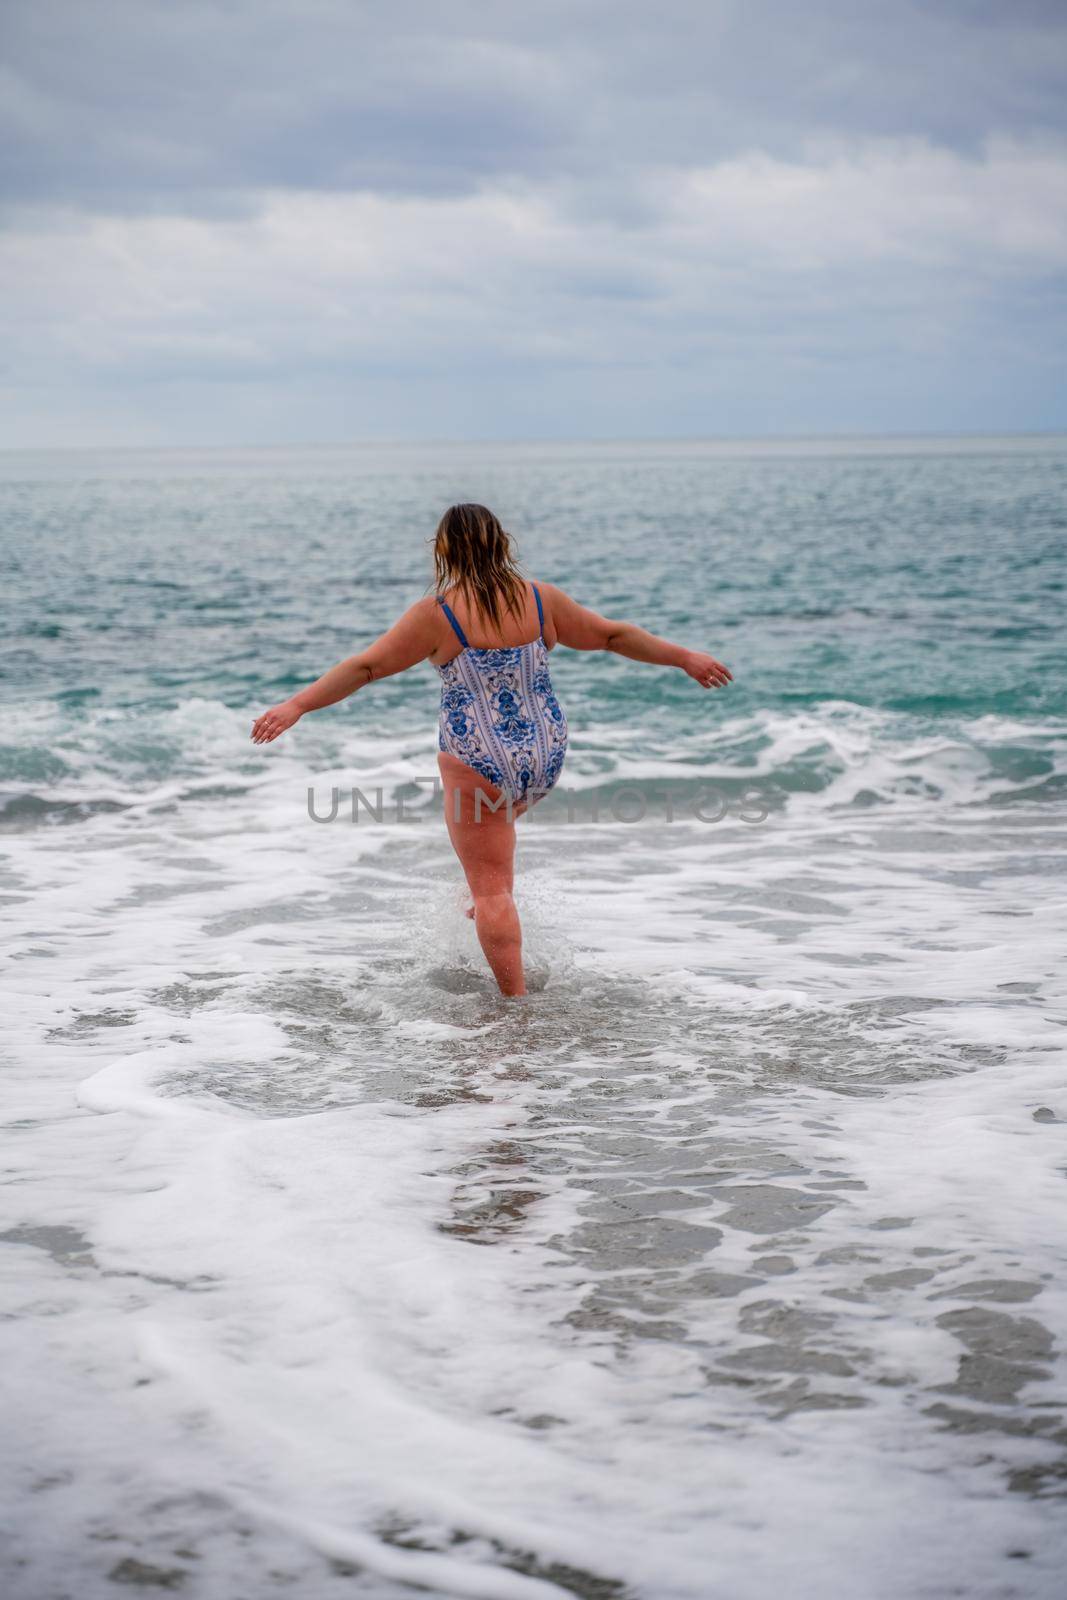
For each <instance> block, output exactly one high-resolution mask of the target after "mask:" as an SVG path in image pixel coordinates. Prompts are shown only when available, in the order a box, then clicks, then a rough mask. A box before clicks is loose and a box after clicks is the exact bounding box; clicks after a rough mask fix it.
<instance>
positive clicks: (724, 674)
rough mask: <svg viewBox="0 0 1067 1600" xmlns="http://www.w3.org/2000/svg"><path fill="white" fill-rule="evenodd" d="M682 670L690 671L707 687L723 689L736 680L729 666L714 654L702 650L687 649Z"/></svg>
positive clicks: (690, 674) (692, 676)
mask: <svg viewBox="0 0 1067 1600" xmlns="http://www.w3.org/2000/svg"><path fill="white" fill-rule="evenodd" d="M682 670H683V671H685V672H688V674H689V676H690V677H691V678H695V679H696V681H697V683H699V684H701V685H702V687H703V688H705V689H723V688H725V687H726V685H727V684H728V683H732V682H733V681H734V675H733V673H732V672H731V671H730V669H729V667H724V666H723V664H722V662H721V661H716V659H715V657H714V656H706V655H704V653H703V652H702V651H700V650H687V651H686V653H685V659H684V660H683V662H682Z"/></svg>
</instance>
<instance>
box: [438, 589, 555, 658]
mask: <svg viewBox="0 0 1067 1600" xmlns="http://www.w3.org/2000/svg"><path fill="white" fill-rule="evenodd" d="M437 604H438V605H439V606H440V607H441V610H442V611H443V612H444V614H445V616H446V617H447V618H448V620H449V622H450V623H451V624H452V627H453V628H454V630H455V634H456V638H457V639H458V640H459V642H460V644H461V645H462V646H463V648H464V650H469V649H470V645H469V644H468V643H467V635H466V634H465V633H464V632H463V629H462V628H461V627H460V625H459V623H458V622H457V621H456V617H455V613H454V611H453V610H452V607H451V606H450V605H449V603H448V601H447V600H446V599H445V597H444V595H440V594H439V595H438V596H437ZM537 604H538V607H539V608H540V604H541V602H540V601H538V602H537Z"/></svg>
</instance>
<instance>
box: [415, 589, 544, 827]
mask: <svg viewBox="0 0 1067 1600" xmlns="http://www.w3.org/2000/svg"><path fill="white" fill-rule="evenodd" d="M534 594H535V596H536V598H537V609H538V612H540V610H541V596H540V595H539V594H538V593H537V589H536V587H535V588H534ZM442 604H443V602H442ZM444 610H445V615H446V616H447V617H448V619H449V621H450V622H451V624H452V626H453V628H454V629H455V632H456V634H457V636H458V638H459V640H460V642H461V643H462V645H463V649H462V650H461V651H460V653H459V655H458V656H454V657H453V659H452V660H451V661H446V662H445V664H444V666H442V667H437V669H436V670H437V672H438V673H439V675H440V678H441V719H440V728H439V734H438V741H437V742H438V745H439V747H440V749H442V750H447V751H448V752H449V753H450V754H451V755H454V756H455V757H456V758H457V759H458V760H459V761H462V762H464V764H465V765H466V766H468V767H473V769H474V771H475V772H477V773H479V774H480V775H481V776H482V777H483V778H485V779H487V780H488V781H489V782H490V783H493V784H495V785H496V786H497V787H498V788H499V789H501V790H502V791H503V793H504V794H506V795H510V796H511V799H512V801H516V802H517V801H520V800H525V799H526V798H527V791H532V795H531V798H533V797H535V796H536V795H537V794H544V793H547V791H548V790H549V789H551V788H552V785H553V784H554V783H555V782H556V780H557V779H558V777H559V775H560V772H561V770H562V768H563V758H564V757H565V755H566V754H567V719H566V717H565V716H564V715H563V712H562V710H561V708H560V704H559V701H558V700H557V699H556V696H555V694H554V692H553V689H552V679H551V676H550V674H549V670H548V647H547V646H546V644H545V640H544V632H543V631H542V633H541V635H540V636H539V637H538V638H536V639H531V641H530V642H529V644H519V645H512V646H510V647H508V648H501V649H496V650H476V649H475V648H474V647H473V646H472V645H469V644H467V641H466V636H465V635H464V633H463V630H462V629H461V628H460V626H459V624H458V623H457V622H456V619H455V617H454V616H453V615H452V612H451V610H450V609H449V607H448V606H444Z"/></svg>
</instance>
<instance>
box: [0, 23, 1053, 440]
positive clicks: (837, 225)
mask: <svg viewBox="0 0 1067 1600" xmlns="http://www.w3.org/2000/svg"><path fill="white" fill-rule="evenodd" d="M0 33H2V40H0V45H2V48H0V63H2V64H0V171H2V174H3V190H2V196H3V198H2V202H0V224H2V229H0V325H2V326H0V445H3V444H6V445H8V446H33V445H76V444H92V445H97V444H131V445H155V444H207V443H219V444H272V443H304V442H308V443H311V442H323V443H328V442H343V441H346V440H350V439H361V438H362V439H367V438H378V439H420V438H433V439H508V438H541V439H547V438H613V437H629V438H657V437H678V436H681V437H697V436H710V435H718V436H738V435H767V434H808V433H876V432H893V433H907V432H975V431H999V430H1010V431H1024V430H1029V429H1063V428H1067V384H1065V381H1064V370H1065V365H1067V363H1065V359H1064V358H1065V353H1067V350H1065V347H1067V338H1065V334H1067V293H1065V288H1067V4H1065V0H925V3H909V0H805V4H803V5H800V4H798V3H797V0H522V3H517V0H448V3H447V4H446V3H444V0H3V5H2V9H0Z"/></svg>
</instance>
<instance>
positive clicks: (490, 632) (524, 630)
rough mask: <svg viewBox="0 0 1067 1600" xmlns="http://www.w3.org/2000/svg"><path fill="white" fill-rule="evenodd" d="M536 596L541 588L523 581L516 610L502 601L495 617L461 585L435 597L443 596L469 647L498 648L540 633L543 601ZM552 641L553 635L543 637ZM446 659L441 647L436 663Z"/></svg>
mask: <svg viewBox="0 0 1067 1600" xmlns="http://www.w3.org/2000/svg"><path fill="white" fill-rule="evenodd" d="M539 596H540V589H539V588H538V587H537V585H536V584H534V583H532V582H530V583H523V585H522V593H521V596H520V598H521V600H522V604H521V606H520V608H519V609H518V611H517V612H516V611H512V610H510V609H509V608H508V607H507V606H504V605H503V604H501V605H500V608H499V610H500V615H499V617H498V619H497V620H495V621H494V619H493V618H492V617H491V616H488V615H487V614H486V612H485V610H484V609H483V608H481V607H478V606H476V605H474V604H473V603H472V602H471V600H470V599H469V598H468V597H467V595H466V594H464V592H463V591H462V590H461V589H457V588H453V589H449V590H445V591H443V592H442V593H440V594H439V595H438V599H439V600H443V601H444V602H445V604H446V605H447V606H448V608H449V611H450V612H451V613H452V616H453V617H455V619H456V621H457V622H458V623H459V626H460V629H461V630H462V633H463V636H464V638H465V639H466V640H467V643H468V644H469V646H470V648H471V649H473V650H500V649H508V648H512V647H514V646H515V645H523V644H529V643H531V642H532V641H533V640H534V639H538V638H540V637H541V636H542V632H543V631H544V630H543V626H542V619H543V617H544V608H543V602H542V604H541V605H540V606H539V605H538V598H539ZM453 631H454V630H453ZM554 643H555V638H554V636H553V637H552V638H551V639H548V638H546V644H547V646H548V648H549V649H551V648H552V645H553V644H554ZM460 648H462V646H460ZM447 659H450V657H449V656H447V655H446V653H445V651H444V650H442V652H441V655H440V657H439V658H438V659H437V660H436V661H435V665H440V664H441V663H443V662H444V661H445V660H447Z"/></svg>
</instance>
